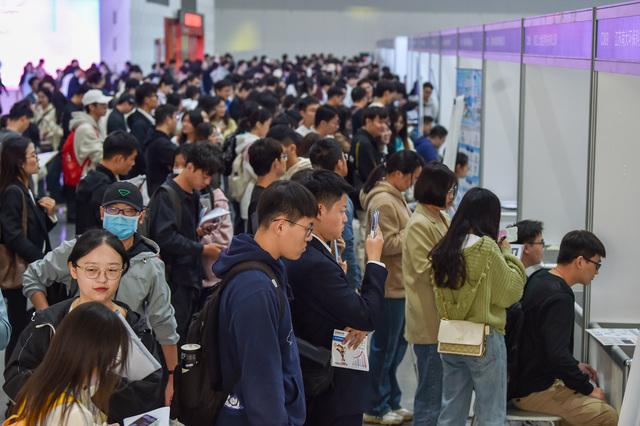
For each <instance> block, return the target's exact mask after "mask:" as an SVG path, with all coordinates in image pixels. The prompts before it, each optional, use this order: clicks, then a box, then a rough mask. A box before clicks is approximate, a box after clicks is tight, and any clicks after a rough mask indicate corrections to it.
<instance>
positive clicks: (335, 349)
mask: <svg viewBox="0 0 640 426" xmlns="http://www.w3.org/2000/svg"><path fill="white" fill-rule="evenodd" d="M347 334H349V333H348V332H347V331H342V330H333V341H332V342H331V365H332V366H334V367H339V368H348V369H351V370H360V371H369V356H368V355H367V341H368V340H369V336H367V337H365V338H364V340H363V341H362V342H361V343H360V345H358V347H357V348H355V349H349V348H348V346H347V345H346V344H343V343H342V340H343V339H344V338H345V337H347Z"/></svg>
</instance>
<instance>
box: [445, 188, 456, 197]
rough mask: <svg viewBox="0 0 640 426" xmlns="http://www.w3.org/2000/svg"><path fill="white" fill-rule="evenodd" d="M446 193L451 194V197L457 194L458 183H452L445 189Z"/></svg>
mask: <svg viewBox="0 0 640 426" xmlns="http://www.w3.org/2000/svg"><path fill="white" fill-rule="evenodd" d="M447 195H453V198H455V197H456V195H458V185H453V186H452V187H451V189H450V190H448V191H447Z"/></svg>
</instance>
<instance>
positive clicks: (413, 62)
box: [406, 51, 420, 94]
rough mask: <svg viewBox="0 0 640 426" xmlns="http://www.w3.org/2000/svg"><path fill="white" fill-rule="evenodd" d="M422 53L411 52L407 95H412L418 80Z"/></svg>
mask: <svg viewBox="0 0 640 426" xmlns="http://www.w3.org/2000/svg"><path fill="white" fill-rule="evenodd" d="M419 61H420V52H414V51H409V60H408V63H409V68H408V69H407V84H406V87H407V94H409V93H411V91H412V90H413V87H414V85H415V84H416V81H417V80H418V71H419V69H418V67H419Z"/></svg>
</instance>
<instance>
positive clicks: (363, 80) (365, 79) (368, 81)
mask: <svg viewBox="0 0 640 426" xmlns="http://www.w3.org/2000/svg"><path fill="white" fill-rule="evenodd" d="M367 83H368V84H370V85H371V86H373V81H371V80H369V79H368V78H363V79H362V80H359V81H358V83H356V84H357V85H358V87H362V85H363V84H367ZM364 90H367V89H364Z"/></svg>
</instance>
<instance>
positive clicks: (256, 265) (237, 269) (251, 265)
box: [220, 260, 284, 317]
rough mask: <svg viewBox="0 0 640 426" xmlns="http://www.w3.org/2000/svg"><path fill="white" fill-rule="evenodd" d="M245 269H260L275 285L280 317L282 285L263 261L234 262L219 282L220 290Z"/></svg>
mask: <svg viewBox="0 0 640 426" xmlns="http://www.w3.org/2000/svg"><path fill="white" fill-rule="evenodd" d="M246 271H260V272H262V273H264V274H265V275H266V276H267V277H269V279H270V280H271V282H272V283H273V285H274V286H275V287H276V290H277V292H278V297H279V298H280V317H282V315H283V314H284V291H283V290H282V286H281V285H280V283H279V282H278V278H277V277H276V274H274V273H273V270H272V269H271V267H269V265H267V264H266V263H265V262H260V261H258V260H247V261H245V262H240V263H238V264H236V265H235V266H234V267H233V268H231V270H229V272H227V275H225V276H224V279H223V280H222V282H221V283H220V286H221V287H220V291H222V290H224V288H225V287H226V286H227V284H228V283H229V281H231V280H232V279H233V278H234V277H235V276H236V275H239V274H241V273H242V272H246Z"/></svg>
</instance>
